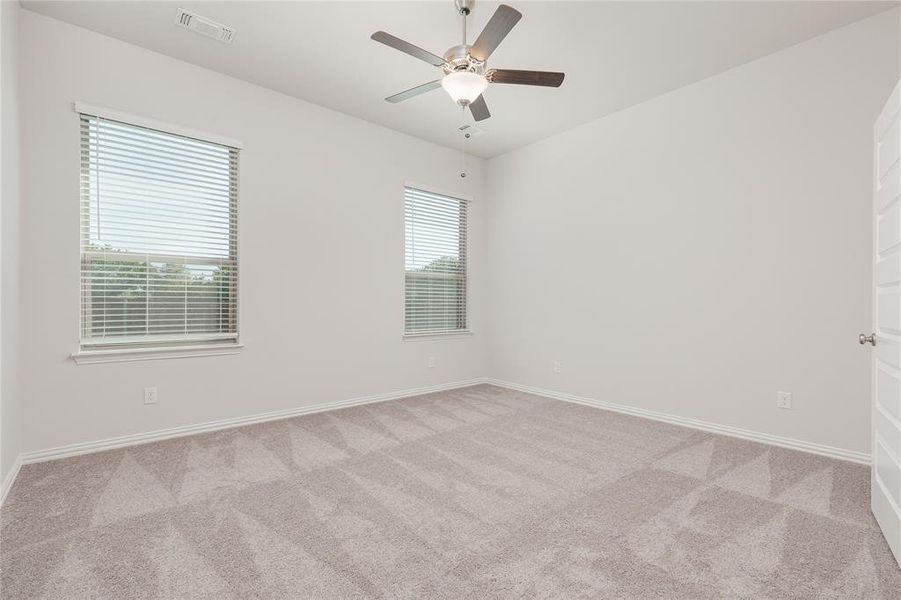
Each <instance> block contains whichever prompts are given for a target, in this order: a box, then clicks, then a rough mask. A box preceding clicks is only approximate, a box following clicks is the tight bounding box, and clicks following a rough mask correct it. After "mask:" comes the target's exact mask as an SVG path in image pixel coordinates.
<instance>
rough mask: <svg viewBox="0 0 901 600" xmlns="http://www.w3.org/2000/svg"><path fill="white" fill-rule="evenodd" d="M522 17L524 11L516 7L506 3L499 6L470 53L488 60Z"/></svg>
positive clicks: (479, 58) (477, 58) (477, 57)
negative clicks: (521, 11)
mask: <svg viewBox="0 0 901 600" xmlns="http://www.w3.org/2000/svg"><path fill="white" fill-rule="evenodd" d="M521 18H522V13H520V12H519V11H518V10H516V9H515V8H512V7H510V6H507V5H506V4H501V5H500V6H498V7H497V10H496V11H494V14H493V15H491V19H490V20H489V21H488V24H487V25H485V29H483V30H482V33H481V34H479V38H478V39H477V40H476V42H475V44H473V45H472V48H471V49H470V51H469V54H470V55H471V56H472V57H473V58H475V59H476V60H481V61H486V60H488V57H489V56H491V53H492V52H494V50H495V48H497V47H498V46H499V45H500V43H501V42H503V41H504V38H505V37H507V34H508V33H510V30H511V29H513V26H514V25H516V23H517V22H519V20H520V19H521Z"/></svg>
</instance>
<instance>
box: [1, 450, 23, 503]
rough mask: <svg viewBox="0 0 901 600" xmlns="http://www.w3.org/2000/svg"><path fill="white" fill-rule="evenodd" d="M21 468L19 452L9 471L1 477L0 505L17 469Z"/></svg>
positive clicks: (17, 472) (16, 473)
mask: <svg viewBox="0 0 901 600" xmlns="http://www.w3.org/2000/svg"><path fill="white" fill-rule="evenodd" d="M21 468H22V455H21V454H20V455H18V456H17V457H16V460H15V462H14V463H13V467H12V469H10V470H9V473H7V474H6V477H4V478H3V482H2V483H0V506H2V505H3V503H4V502H5V501H6V495H7V494H8V493H9V490H10V489H12V487H13V482H14V481H15V480H16V476H17V475H18V474H19V469H21Z"/></svg>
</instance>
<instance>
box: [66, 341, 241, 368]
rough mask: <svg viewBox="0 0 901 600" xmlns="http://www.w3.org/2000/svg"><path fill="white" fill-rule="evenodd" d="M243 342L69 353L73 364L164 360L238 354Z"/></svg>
mask: <svg viewBox="0 0 901 600" xmlns="http://www.w3.org/2000/svg"><path fill="white" fill-rule="evenodd" d="M242 348H244V344H203V345H197V346H160V347H157V348H110V349H103V350H79V351H78V352H76V353H74V354H72V355H70V357H71V358H72V360H74V361H75V364H78V365H93V364H97V363H114V362H132V361H136V360H165V359H170V358H190V357H194V356H224V355H228V354H238V353H239V352H241V349H242Z"/></svg>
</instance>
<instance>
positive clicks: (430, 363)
mask: <svg viewBox="0 0 901 600" xmlns="http://www.w3.org/2000/svg"><path fill="white" fill-rule="evenodd" d="M436 364H437V362H436V361H435V357H434V356H430V357H429V368H430V369H434V368H435V365H436Z"/></svg>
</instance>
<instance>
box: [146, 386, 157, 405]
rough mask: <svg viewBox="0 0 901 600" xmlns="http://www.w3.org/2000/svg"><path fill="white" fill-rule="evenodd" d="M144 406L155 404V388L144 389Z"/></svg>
mask: <svg viewBox="0 0 901 600" xmlns="http://www.w3.org/2000/svg"><path fill="white" fill-rule="evenodd" d="M144 404H156V388H155V387H146V388H144Z"/></svg>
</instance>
